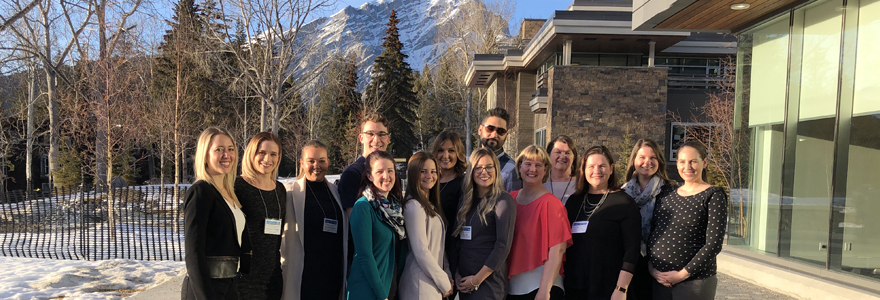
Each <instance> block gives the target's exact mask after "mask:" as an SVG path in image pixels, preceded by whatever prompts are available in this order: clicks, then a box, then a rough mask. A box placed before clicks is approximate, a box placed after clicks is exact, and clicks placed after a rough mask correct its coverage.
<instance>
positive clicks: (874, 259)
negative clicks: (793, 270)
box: [835, 0, 880, 279]
mask: <svg viewBox="0 0 880 300" xmlns="http://www.w3.org/2000/svg"><path fill="white" fill-rule="evenodd" d="M859 6H860V7H859V22H858V24H859V25H858V38H857V46H856V53H855V55H856V65H855V67H856V69H855V80H854V82H853V84H854V91H853V114H852V125H851V126H852V127H851V130H850V145H849V158H848V168H847V174H846V175H847V176H846V178H847V182H846V205H845V207H840V208H838V207H837V206H835V209H841V211H842V212H843V218H844V219H843V220H842V222H841V221H838V222H836V223H837V224H836V225H837V227H838V228H843V241H842V242H843V252H842V256H843V257H842V262H841V269H842V270H844V271H848V272H852V273H856V274H860V275H864V276H870V277H873V278H875V279H880V272H878V271H880V234H878V232H880V218H877V217H876V215H877V212H880V201H878V200H880V197H878V196H880V185H878V183H877V182H878V181H877V176H876V175H875V173H876V172H875V169H876V167H872V165H873V166H876V164H877V162H880V85H878V82H880V73H878V72H877V69H878V68H880V57H878V56H877V55H876V53H878V51H880V40H878V39H877V37H878V36H880V0H862V1H860V2H859ZM847 52H848V53H845V54H844V55H848V54H851V51H847Z"/></svg>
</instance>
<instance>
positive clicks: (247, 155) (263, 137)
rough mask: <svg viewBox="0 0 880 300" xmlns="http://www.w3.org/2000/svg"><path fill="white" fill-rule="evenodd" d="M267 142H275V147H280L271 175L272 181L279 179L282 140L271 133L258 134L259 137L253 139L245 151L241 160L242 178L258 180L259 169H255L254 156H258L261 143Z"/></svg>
mask: <svg viewBox="0 0 880 300" xmlns="http://www.w3.org/2000/svg"><path fill="white" fill-rule="evenodd" d="M265 141H268V142H273V143H275V146H278V160H277V161H276V162H275V166H273V168H272V174H270V176H271V178H272V179H276V178H278V166H279V165H281V140H279V139H278V136H276V135H274V134H272V133H271V132H260V133H257V135H255V136H254V137H252V138H251V140H250V141H249V142H248V144H247V147H245V149H244V156H243V157H242V160H241V176H242V177H247V178H257V169H256V168H255V167H254V156H257V150H258V148H260V143H262V142H265Z"/></svg>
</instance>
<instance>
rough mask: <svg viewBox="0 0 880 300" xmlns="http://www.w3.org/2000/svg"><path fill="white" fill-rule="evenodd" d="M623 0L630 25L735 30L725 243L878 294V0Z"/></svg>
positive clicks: (716, 30)
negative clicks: (734, 182)
mask: <svg viewBox="0 0 880 300" xmlns="http://www.w3.org/2000/svg"><path fill="white" fill-rule="evenodd" d="M634 2H635V3H634V4H633V13H632V14H633V29H634V30H659V31H670V30H672V31H676V30H679V31H710V32H730V33H735V34H737V36H738V44H737V45H738V48H737V59H736V68H737V69H736V70H737V72H736V74H737V75H736V77H737V78H736V103H737V107H736V113H735V120H734V125H735V126H736V127H737V130H738V134H740V135H742V137H743V139H741V140H742V141H743V142H742V145H740V146H741V147H739V148H740V149H743V150H742V151H741V152H742V153H737V154H736V155H738V156H740V157H742V158H743V159H742V160H741V161H740V163H739V165H738V166H734V168H735V169H739V170H744V171H745V173H746V174H748V177H747V178H746V179H745V180H743V181H742V182H740V184H739V185H738V186H734V187H733V188H732V190H731V204H732V208H733V211H731V215H730V218H731V219H730V226H731V227H730V228H729V230H728V245H727V246H725V249H726V251H728V249H729V250H731V251H734V252H737V253H741V254H742V255H746V256H751V257H755V258H759V259H761V260H766V261H768V262H770V263H779V264H783V263H785V264H788V265H790V266H793V268H797V269H799V270H803V272H805V273H811V274H813V275H815V276H817V277H821V278H824V279H828V280H830V281H833V282H836V283H840V284H845V285H848V286H853V287H855V288H858V289H861V290H866V291H871V292H873V293H875V294H880V234H878V233H880V218H877V213H878V212H880V180H878V179H877V177H874V176H873V174H872V173H873V171H875V170H876V169H877V167H880V72H878V71H877V70H878V69H880V57H878V56H877V54H876V53H880V39H878V38H880V0H811V1H792V0H785V1H744V0H743V1H694V0H640V1H639V0H637V1H634ZM792 263H793V264H792Z"/></svg>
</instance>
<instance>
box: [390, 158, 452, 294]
mask: <svg viewBox="0 0 880 300" xmlns="http://www.w3.org/2000/svg"><path fill="white" fill-rule="evenodd" d="M406 177H407V183H406V199H405V200H404V201H403V203H404V209H403V219H404V224H405V227H406V232H407V235H408V238H407V239H408V240H409V246H410V249H411V251H408V252H409V253H408V254H407V256H406V263H405V265H404V268H403V274H401V275H400V294H399V295H400V298H401V299H434V300H440V299H442V298H443V297H447V296H449V295H450V294H452V274H451V273H450V272H449V264H448V260H447V259H446V253H445V252H446V251H444V250H443V246H444V245H445V243H446V224H444V223H445V220H444V216H443V210H442V209H441V208H440V191H439V190H440V189H439V187H437V161H436V160H434V158H433V157H431V155H430V154H428V153H426V152H416V154H413V156H412V157H410V158H409V164H408V165H407V168H406Z"/></svg>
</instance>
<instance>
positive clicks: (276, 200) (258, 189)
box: [255, 187, 281, 220]
mask: <svg viewBox="0 0 880 300" xmlns="http://www.w3.org/2000/svg"><path fill="white" fill-rule="evenodd" d="M255 188H257V187H255ZM257 191H259V192H260V200H262V202H263V209H265V210H266V218H268V217H269V207H268V206H266V199H264V198H263V190H261V189H260V188H257ZM272 193H273V194H275V204H277V205H278V219H279V220H281V201H279V200H278V192H276V191H275V190H272Z"/></svg>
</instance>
